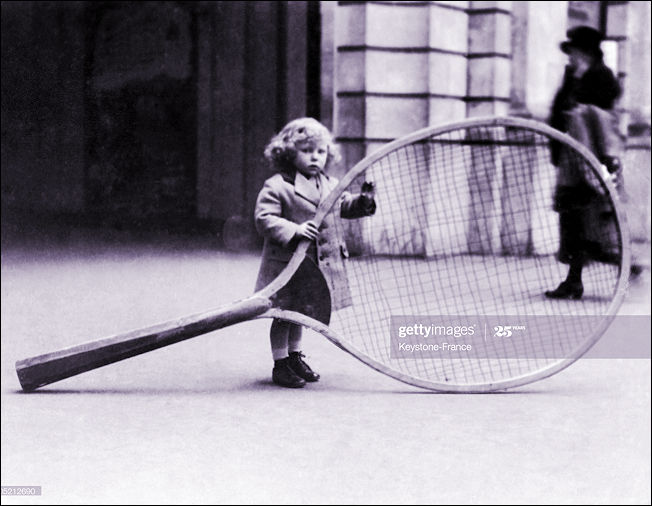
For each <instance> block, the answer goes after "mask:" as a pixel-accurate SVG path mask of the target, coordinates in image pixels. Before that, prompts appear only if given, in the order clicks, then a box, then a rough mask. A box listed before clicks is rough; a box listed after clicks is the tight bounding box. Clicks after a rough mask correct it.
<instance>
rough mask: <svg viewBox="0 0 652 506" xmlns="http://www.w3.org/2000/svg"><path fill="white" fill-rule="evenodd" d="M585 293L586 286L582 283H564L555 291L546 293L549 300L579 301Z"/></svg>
mask: <svg viewBox="0 0 652 506" xmlns="http://www.w3.org/2000/svg"><path fill="white" fill-rule="evenodd" d="M583 293H584V286H583V285H582V282H581V281H568V280H566V281H562V283H561V284H560V285H559V286H558V287H557V289H555V290H549V291H547V292H546V297H548V298H549V299H572V300H579V299H581V298H582V294H583Z"/></svg>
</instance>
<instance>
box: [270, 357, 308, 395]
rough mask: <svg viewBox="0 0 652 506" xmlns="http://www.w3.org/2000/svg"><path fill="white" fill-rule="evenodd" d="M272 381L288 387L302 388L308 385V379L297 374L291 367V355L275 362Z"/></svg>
mask: <svg viewBox="0 0 652 506" xmlns="http://www.w3.org/2000/svg"><path fill="white" fill-rule="evenodd" d="M272 381H273V382H274V383H276V384H277V385H279V386H282V387H286V388H302V387H304V386H305V385H306V381H305V380H304V379H303V378H300V377H299V376H297V374H296V373H295V372H294V370H293V369H292V368H291V367H290V358H289V357H288V358H283V359H281V360H276V361H275V362H274V369H272Z"/></svg>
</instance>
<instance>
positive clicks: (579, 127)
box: [549, 61, 622, 263]
mask: <svg viewBox="0 0 652 506" xmlns="http://www.w3.org/2000/svg"><path fill="white" fill-rule="evenodd" d="M619 95H620V86H619V84H618V81H617V80H616V78H615V77H614V75H613V73H612V72H611V70H610V69H609V68H608V67H606V66H605V65H604V63H603V62H601V61H600V62H597V63H596V64H595V65H593V66H592V67H591V68H590V69H589V70H587V71H586V72H585V73H584V75H583V76H582V77H581V78H579V79H577V78H575V77H574V76H573V71H572V69H571V68H570V67H567V68H566V72H565V75H564V80H563V84H562V86H561V88H560V89H559V90H558V91H557V94H556V96H555V99H554V101H553V105H552V110H551V115H550V121H549V122H550V125H551V126H553V127H554V128H556V129H558V130H561V131H562V132H565V133H568V134H569V135H570V136H572V137H574V138H575V139H576V140H578V141H579V142H581V143H582V144H584V145H586V146H587V147H588V148H589V149H590V150H591V151H592V152H593V153H594V154H595V155H596V157H597V158H598V159H600V161H604V160H605V158H606V157H608V156H618V155H619V153H618V148H619V146H618V144H619V139H618V134H617V131H616V127H615V118H614V116H613V113H612V111H611V110H612V108H613V105H614V102H615V100H616V99H617V98H618V96H619ZM551 151H552V161H553V163H554V164H555V165H556V166H557V167H558V178H557V188H556V191H555V202H554V207H555V210H556V211H558V212H559V213H560V233H561V244H560V250H559V259H560V260H561V261H562V262H566V263H569V262H573V260H574V259H578V260H582V261H586V260H590V259H594V260H599V261H612V260H611V257H613V256H614V255H616V252H615V250H617V249H618V248H619V247H620V246H619V245H618V244H615V243H614V237H616V236H617V234H614V231H615V229H614V226H615V222H614V215H613V213H612V212H611V211H612V207H611V204H610V203H609V202H608V200H606V199H605V195H604V191H603V190H600V188H599V187H598V185H596V183H595V182H594V181H591V180H587V178H586V177H585V175H584V169H583V167H578V166H577V162H576V160H577V157H575V156H573V154H572V153H570V152H568V151H565V150H564V148H563V146H562V145H561V144H559V143H555V142H553V143H551ZM574 160H575V161H574ZM617 178H618V180H619V181H620V184H619V187H620V189H622V174H617Z"/></svg>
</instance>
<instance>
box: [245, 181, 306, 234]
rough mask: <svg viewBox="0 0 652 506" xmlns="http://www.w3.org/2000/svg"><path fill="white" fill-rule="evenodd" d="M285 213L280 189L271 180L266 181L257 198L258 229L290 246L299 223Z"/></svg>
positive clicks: (260, 232) (256, 218)
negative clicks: (284, 216)
mask: <svg viewBox="0 0 652 506" xmlns="http://www.w3.org/2000/svg"><path fill="white" fill-rule="evenodd" d="M282 215H283V203H282V201H281V197H280V195H279V192H278V190H276V189H275V188H274V184H273V182H272V181H271V180H267V181H265V185H264V186H263V189H262V190H260V193H259V194H258V199H257V200H256V210H255V212H254V218H255V222H256V230H257V231H258V233H259V234H260V235H262V236H263V237H265V238H266V239H272V240H274V241H276V242H278V243H280V244H282V245H283V246H288V245H289V244H290V241H292V239H293V238H294V236H295V234H296V232H297V228H298V227H299V225H298V224H297V223H294V222H292V221H290V220H288V219H286V218H283V217H282Z"/></svg>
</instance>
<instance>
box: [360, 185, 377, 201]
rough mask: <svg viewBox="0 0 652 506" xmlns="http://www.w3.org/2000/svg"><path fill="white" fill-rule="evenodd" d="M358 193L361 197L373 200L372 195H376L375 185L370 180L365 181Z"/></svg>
mask: <svg viewBox="0 0 652 506" xmlns="http://www.w3.org/2000/svg"><path fill="white" fill-rule="evenodd" d="M360 193H361V194H362V196H363V197H366V198H368V199H369V200H373V199H374V196H375V195H376V185H375V184H374V183H373V182H371V181H365V182H364V183H362V188H361V189H360Z"/></svg>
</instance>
